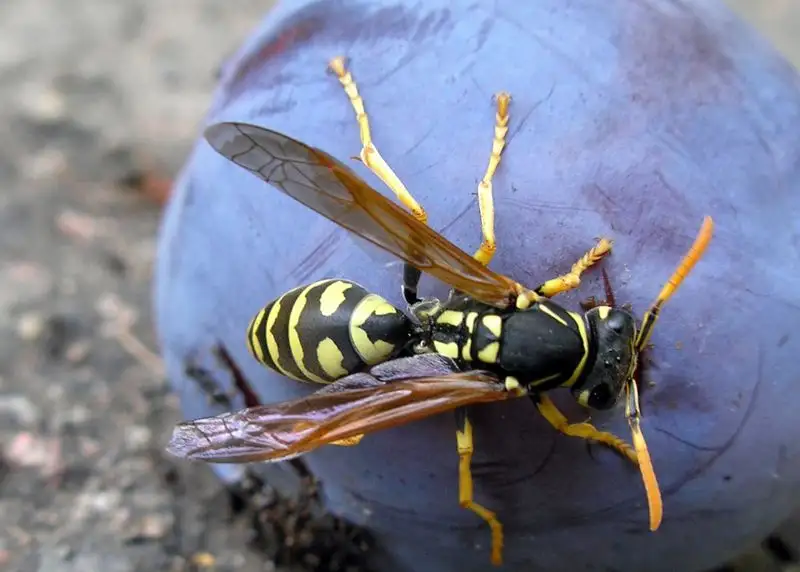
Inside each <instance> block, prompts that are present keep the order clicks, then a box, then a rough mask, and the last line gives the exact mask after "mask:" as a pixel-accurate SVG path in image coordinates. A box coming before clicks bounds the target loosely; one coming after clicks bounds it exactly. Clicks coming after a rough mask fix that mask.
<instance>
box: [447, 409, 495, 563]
mask: <svg viewBox="0 0 800 572" xmlns="http://www.w3.org/2000/svg"><path fill="white" fill-rule="evenodd" d="M456 427H457V429H456V438H457V443H458V502H459V504H460V505H461V507H462V508H466V509H468V510H471V511H472V512H474V513H475V514H477V515H478V516H479V517H481V518H482V519H483V520H484V521H485V522H486V524H488V525H489V528H490V529H491V531H492V564H494V565H495V566H499V565H500V564H502V562H503V525H502V523H501V522H500V521H499V520H498V519H497V515H496V514H495V513H493V512H492V511H490V510H489V509H487V508H485V507H482V506H481V505H479V504H478V503H476V502H474V501H473V500H472V471H471V470H470V463H471V462H472V453H473V450H474V449H473V443H472V423H470V421H469V418H468V417H467V411H466V409H463V408H461V409H457V410H456Z"/></svg>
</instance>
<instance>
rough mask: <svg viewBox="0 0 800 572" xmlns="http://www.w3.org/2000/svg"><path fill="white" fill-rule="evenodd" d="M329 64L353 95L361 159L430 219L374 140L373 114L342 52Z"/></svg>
mask: <svg viewBox="0 0 800 572" xmlns="http://www.w3.org/2000/svg"><path fill="white" fill-rule="evenodd" d="M328 65H329V66H330V68H331V69H332V70H333V73H335V74H336V77H338V78H339V82H340V83H341V84H342V87H343V88H344V91H345V93H347V97H348V98H349V99H350V104H351V105H352V106H353V110H354V111H355V112H356V120H358V127H359V130H360V132H361V145H362V148H361V153H360V154H359V157H360V158H361V161H362V162H363V163H364V164H365V165H366V166H367V167H369V169H370V170H371V171H372V172H373V173H375V175H377V177H378V178H379V179H380V180H381V181H383V183H384V184H385V185H386V186H387V187H389V188H390V189H391V190H392V192H393V193H394V194H395V195H397V199H398V200H399V201H400V202H401V203H402V204H403V206H405V207H406V208H407V209H408V210H410V211H411V214H413V215H414V218H416V219H417V220H418V221H420V222H424V223H427V222H428V215H427V213H426V212H425V209H423V208H422V206H421V205H420V204H419V203H418V202H417V201H416V199H414V197H413V196H412V195H411V193H409V192H408V189H406V187H405V185H404V184H403V182H402V181H401V180H400V179H399V178H398V176H397V175H396V174H395V173H394V171H392V168H391V167H389V165H388V164H387V163H386V161H384V160H383V157H381V154H380V153H379V152H378V149H377V148H376V147H375V144H374V143H373V142H372V133H371V132H370V128H369V118H368V117H367V112H366V110H365V109H364V100H363V99H362V98H361V95H360V94H359V93H358V86H357V85H356V82H355V80H353V76H352V74H351V73H350V72H349V71H347V68H346V67H345V65H344V58H343V57H341V56H338V57H336V58H333V59H332V60H331V61H330V63H329V64H328Z"/></svg>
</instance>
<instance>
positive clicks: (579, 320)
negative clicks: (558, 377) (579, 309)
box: [561, 312, 589, 387]
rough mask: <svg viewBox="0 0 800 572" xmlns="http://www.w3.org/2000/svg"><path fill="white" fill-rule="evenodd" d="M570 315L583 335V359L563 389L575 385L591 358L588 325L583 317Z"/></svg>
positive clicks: (573, 313) (572, 313)
mask: <svg viewBox="0 0 800 572" xmlns="http://www.w3.org/2000/svg"><path fill="white" fill-rule="evenodd" d="M568 314H569V317H570V318H572V319H573V321H574V322H575V323H576V324H577V325H578V331H579V332H580V334H581V341H582V342H583V357H581V361H580V362H578V365H577V367H576V368H575V370H574V371H573V372H572V375H571V376H570V378H569V379H568V380H567V381H565V382H564V383H562V384H561V386H562V387H571V386H572V385H573V384H574V383H575V381H576V380H577V379H578V376H579V375H580V374H581V372H582V371H583V368H584V367H586V360H587V359H588V358H589V335H588V334H587V333H586V324H585V323H584V322H583V316H581V315H580V314H578V313H576V312H568Z"/></svg>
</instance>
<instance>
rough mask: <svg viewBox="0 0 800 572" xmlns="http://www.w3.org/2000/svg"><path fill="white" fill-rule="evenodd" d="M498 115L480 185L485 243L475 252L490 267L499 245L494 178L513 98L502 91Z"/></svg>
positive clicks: (504, 139) (504, 140) (480, 203)
mask: <svg viewBox="0 0 800 572" xmlns="http://www.w3.org/2000/svg"><path fill="white" fill-rule="evenodd" d="M496 99H497V114H496V116H495V126H494V139H493V140H492V153H491V155H490V156H489V166H488V167H486V173H485V174H484V175H483V179H481V182H480V183H478V206H479V207H480V212H481V232H482V233H483V242H481V246H480V248H478V250H477V251H476V252H475V254H474V257H475V259H476V260H478V262H480V263H481V264H484V265H488V264H489V263H490V262H491V261H492V258H493V257H494V253H495V251H496V250H497V243H496V242H495V237H494V197H493V196H492V177H494V172H495V170H496V169H497V166H498V165H499V164H500V157H501V155H502V154H503V149H504V148H505V146H506V135H507V134H508V105H509V103H510V102H511V96H510V95H509V94H508V93H506V92H504V91H502V92H500V93H498V94H497V96H496Z"/></svg>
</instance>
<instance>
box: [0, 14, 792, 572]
mask: <svg viewBox="0 0 800 572" xmlns="http://www.w3.org/2000/svg"><path fill="white" fill-rule="evenodd" d="M732 3H733V4H736V5H737V6H741V7H742V8H743V9H746V10H747V11H748V12H752V13H753V14H754V18H755V21H756V22H757V23H758V25H759V26H761V27H762V29H765V30H768V31H770V33H772V34H773V35H774V37H775V38H777V39H776V42H777V44H778V45H779V46H780V47H781V49H783V50H784V51H785V52H786V53H787V54H789V55H790V56H792V57H794V58H795V60H794V61H795V62H798V61H800V44H798V43H797V41H796V40H794V39H792V38H794V36H791V34H790V33H789V30H791V29H792V23H794V25H795V26H796V25H797V23H798V22H800V10H799V9H796V8H790V7H789V6H790V2H788V1H785V2H770V3H765V4H769V8H768V9H758V7H757V6H755V4H756V3H751V2H744V1H738V0H737V1H735V2H733V1H732ZM270 4H271V2H269V1H266V0H262V1H260V2H259V1H256V0H237V1H236V2H234V3H233V4H226V3H221V2H218V1H216V0H195V1H193V2H161V1H158V0H128V1H126V2H117V3H114V2H99V1H92V0H70V2H63V1H62V0H4V1H3V2H2V4H0V124H2V125H4V126H5V129H4V130H3V131H2V133H0V149H2V150H1V151H0V228H1V229H2V232H0V504H1V505H2V510H1V511H0V570H9V571H24V572H28V571H34V570H41V571H45V570H47V571H50V570H53V571H58V572H66V571H69V570H76V571H77V570H79V571H81V572H87V571H93V570H104V571H107V572H128V571H138V570H143V571H144V570H147V571H156V570H169V571H173V570H174V571H179V570H205V569H207V570H220V571H223V570H241V571H256V570H363V569H364V568H363V566H362V565H361V564H360V563H359V562H360V554H362V553H363V552H364V550H365V549H366V548H368V546H369V539H368V538H366V537H365V536H364V535H362V534H361V533H359V532H358V531H353V530H351V529H349V528H347V527H344V525H343V524H342V523H340V522H338V521H336V520H335V519H333V518H331V517H329V516H327V515H325V514H324V513H322V511H321V510H320V509H319V506H318V505H317V503H316V500H315V496H314V487H313V483H311V482H310V481H309V482H308V483H307V486H306V487H304V488H303V490H302V493H301V494H300V495H299V496H297V497H296V498H293V499H289V500H285V499H278V498H277V497H276V495H275V494H274V491H272V490H271V489H270V488H269V487H268V486H266V485H264V484H263V483H259V482H257V481H255V480H250V481H248V482H247V483H245V484H244V485H243V486H242V487H241V488H240V490H238V491H228V490H226V489H225V488H224V487H223V486H222V485H221V484H220V483H219V481H217V480H216V478H215V477H214V476H213V474H212V473H211V471H210V470H208V469H207V467H204V466H198V465H187V464H185V463H181V462H179V461H176V460H174V459H172V458H170V457H168V456H167V455H166V454H165V453H164V452H163V446H164V443H165V441H166V439H167V438H168V436H169V434H170V432H171V427H172V425H173V424H174V423H175V422H176V421H178V420H179V414H178V409H177V398H176V397H175V396H174V395H172V394H171V393H170V392H169V389H168V384H167V381H166V380H165V379H164V376H163V372H162V367H161V363H160V360H159V358H158V356H157V353H156V347H157V346H156V340H155V336H154V332H153V324H152V318H151V315H150V314H151V313H150V307H151V293H150V282H151V278H152V269H153V263H154V256H155V244H156V232H157V228H158V223H159V218H160V203H161V202H162V201H163V200H164V199H165V197H166V196H167V194H168V192H169V181H170V179H171V177H172V176H174V174H175V173H176V172H177V170H178V169H179V168H180V166H181V163H182V161H183V159H184V157H185V156H186V154H187V152H188V150H189V148H190V146H191V145H192V142H193V141H194V140H195V138H196V137H197V133H198V127H199V124H200V121H201V118H202V116H203V114H204V112H205V110H206V106H207V105H208V102H209V98H210V92H211V89H212V88H213V86H214V83H215V71H216V69H217V67H218V66H219V64H220V63H221V62H222V61H223V60H224V58H225V57H226V56H227V55H228V54H230V52H231V51H232V50H233V49H235V48H236V47H237V46H238V44H239V43H240V42H241V41H242V40H243V39H244V38H245V36H246V34H247V33H248V32H249V31H250V30H251V29H252V28H253V27H254V26H255V24H256V23H257V22H258V21H259V20H260V19H261V18H262V17H263V15H264V13H265V12H266V10H267V9H268V7H269V5H270ZM781 5H785V6H786V8H785V9H783V10H784V11H783V13H780V14H779V13H778V12H780V10H781ZM792 18H793V19H792ZM794 29H796V28H794ZM798 529H800V527H798V526H797V525H791V524H790V525H787V527H786V528H785V529H784V530H783V531H781V533H780V535H779V536H776V537H775V538H772V539H770V540H769V542H765V546H768V550H761V549H759V550H757V551H755V552H754V553H751V554H749V555H748V556H747V557H746V558H745V559H743V560H742V561H741V562H740V563H737V564H736V568H735V569H736V570H773V569H774V570H778V569H786V568H785V566H792V565H793V564H792V563H791V561H792V560H796V554H797V550H796V549H797V547H800V532H798ZM779 567H784V568H779Z"/></svg>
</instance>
